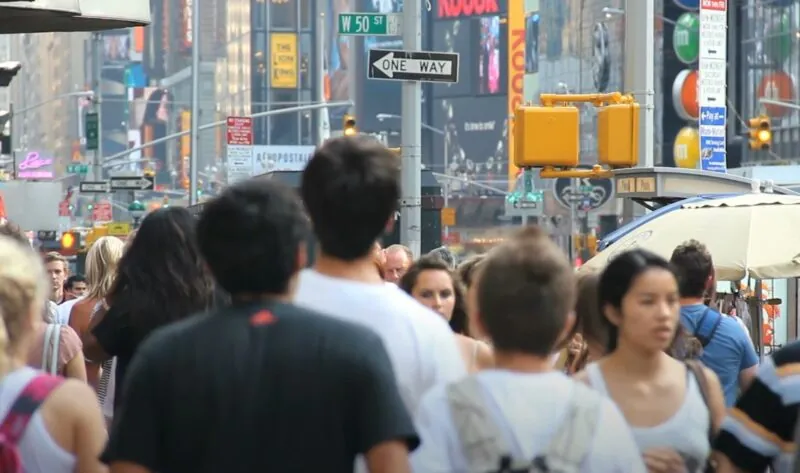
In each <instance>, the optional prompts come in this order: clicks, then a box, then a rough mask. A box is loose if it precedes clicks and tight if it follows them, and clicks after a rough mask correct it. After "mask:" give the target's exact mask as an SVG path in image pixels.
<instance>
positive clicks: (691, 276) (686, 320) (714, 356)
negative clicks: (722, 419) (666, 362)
mask: <svg viewBox="0 0 800 473" xmlns="http://www.w3.org/2000/svg"><path fill="white" fill-rule="evenodd" d="M670 262H671V263H672V265H673V266H674V267H675V271H676V272H677V274H678V284H679V290H680V293H681V324H682V325H683V327H684V328H685V329H686V330H687V331H688V332H689V333H690V334H692V335H694V336H695V337H697V339H698V340H699V341H700V343H701V344H702V345H703V354H702V355H701V356H700V361H702V362H703V364H705V365H706V366H708V367H709V368H711V369H712V370H713V371H714V372H715V373H716V374H717V376H718V377H719V381H720V383H721V384H722V389H723V391H724V392H725V404H726V405H727V406H728V407H731V406H733V404H734V402H736V395H737V392H738V391H739V389H742V390H744V389H745V388H746V387H747V386H749V385H750V381H751V380H752V379H753V377H754V376H755V372H756V367H757V366H758V356H757V355H756V352H755V350H754V349H753V345H752V343H751V342H750V339H749V337H748V335H747V333H746V332H745V330H744V329H743V328H742V327H741V326H740V325H739V324H738V323H737V322H736V320H734V319H733V318H731V317H727V316H724V315H722V314H720V313H719V312H718V311H717V310H715V309H713V308H711V307H708V306H706V305H705V304H704V303H703V296H704V295H705V294H706V293H707V292H709V291H711V290H712V289H713V288H714V287H715V286H716V283H717V282H716V278H715V277H714V263H713V260H712V259H711V254H710V253H709V252H708V249H707V248H706V246H705V245H703V244H702V243H700V242H699V241H697V240H689V241H687V242H685V243H683V244H681V245H679V246H678V247H677V248H675V250H674V251H673V252H672V258H671V259H670Z"/></svg>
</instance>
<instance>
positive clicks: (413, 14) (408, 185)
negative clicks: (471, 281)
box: [400, 0, 422, 255]
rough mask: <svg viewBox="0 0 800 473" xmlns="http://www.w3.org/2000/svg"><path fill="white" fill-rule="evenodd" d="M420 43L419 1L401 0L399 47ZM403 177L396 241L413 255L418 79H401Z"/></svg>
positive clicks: (418, 180) (418, 232) (418, 225)
mask: <svg viewBox="0 0 800 473" xmlns="http://www.w3.org/2000/svg"><path fill="white" fill-rule="evenodd" d="M421 45H422V9H421V5H420V2H419V0H405V2H403V49H405V50H406V51H419V50H420V49H421ZM402 101H403V102H402V109H401V115H402V127H401V132H402V149H403V177H402V193H401V197H400V218H401V219H402V227H401V228H400V243H402V244H403V245H405V246H407V247H408V248H409V249H410V250H411V252H412V253H413V254H415V255H419V254H420V251H421V249H422V248H421V247H422V195H421V191H422V189H421V186H422V154H421V151H422V146H421V142H422V133H421V130H422V127H420V123H422V89H421V88H420V83H419V82H411V81H408V82H404V83H403V93H402Z"/></svg>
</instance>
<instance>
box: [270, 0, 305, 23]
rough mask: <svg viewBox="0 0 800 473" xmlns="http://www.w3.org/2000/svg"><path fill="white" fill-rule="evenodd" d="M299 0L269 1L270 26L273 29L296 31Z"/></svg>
mask: <svg viewBox="0 0 800 473" xmlns="http://www.w3.org/2000/svg"><path fill="white" fill-rule="evenodd" d="M298 1H299V0H269V2H270V3H269V17H270V25H271V26H272V27H273V28H285V29H291V30H296V29H297V2H298Z"/></svg>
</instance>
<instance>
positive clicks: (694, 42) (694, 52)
mask: <svg viewBox="0 0 800 473" xmlns="http://www.w3.org/2000/svg"><path fill="white" fill-rule="evenodd" d="M672 47H673V49H674V50H675V56H677V57H678V60H679V61H681V62H682V63H684V64H692V63H693V62H695V61H697V58H698V56H699V55H700V18H698V16H697V13H690V12H687V13H684V14H682V15H681V16H679V17H678V21H676V22H675V29H674V30H673V32H672Z"/></svg>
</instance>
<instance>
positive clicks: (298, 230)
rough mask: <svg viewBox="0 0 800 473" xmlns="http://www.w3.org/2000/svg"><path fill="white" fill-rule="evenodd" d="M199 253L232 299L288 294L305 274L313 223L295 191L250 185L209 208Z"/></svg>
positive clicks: (238, 186) (266, 183)
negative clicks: (304, 251)
mask: <svg viewBox="0 0 800 473" xmlns="http://www.w3.org/2000/svg"><path fill="white" fill-rule="evenodd" d="M197 233H198V242H199V245H200V252H201V254H202V255H203V257H204V258H205V260H206V263H207V264H208V267H209V269H210V270H211V273H212V274H213V275H214V277H215V278H216V280H217V283H218V284H219V285H220V286H221V287H222V288H223V289H225V290H226V291H227V292H228V293H230V295H231V296H232V297H236V296H237V295H239V294H276V295H277V294H284V293H286V291H287V290H288V289H289V283H290V282H291V279H292V277H293V276H294V275H295V274H296V273H297V271H299V270H300V268H299V267H298V260H297V255H298V251H299V249H300V247H301V246H304V245H305V241H306V238H307V237H308V222H307V218H306V217H305V215H304V213H303V207H302V205H301V204H300V201H299V199H298V197H297V194H296V192H295V191H294V190H292V189H290V188H288V187H286V186H285V185H283V184H281V183H279V182H276V181H263V180H250V181H244V182H241V183H238V184H235V185H233V186H231V187H228V188H227V189H225V190H224V191H223V192H222V194H220V196H219V197H217V198H215V199H213V200H211V201H210V202H208V203H206V205H205V208H204V209H203V212H202V213H201V215H200V220H199V222H198V224H197Z"/></svg>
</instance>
